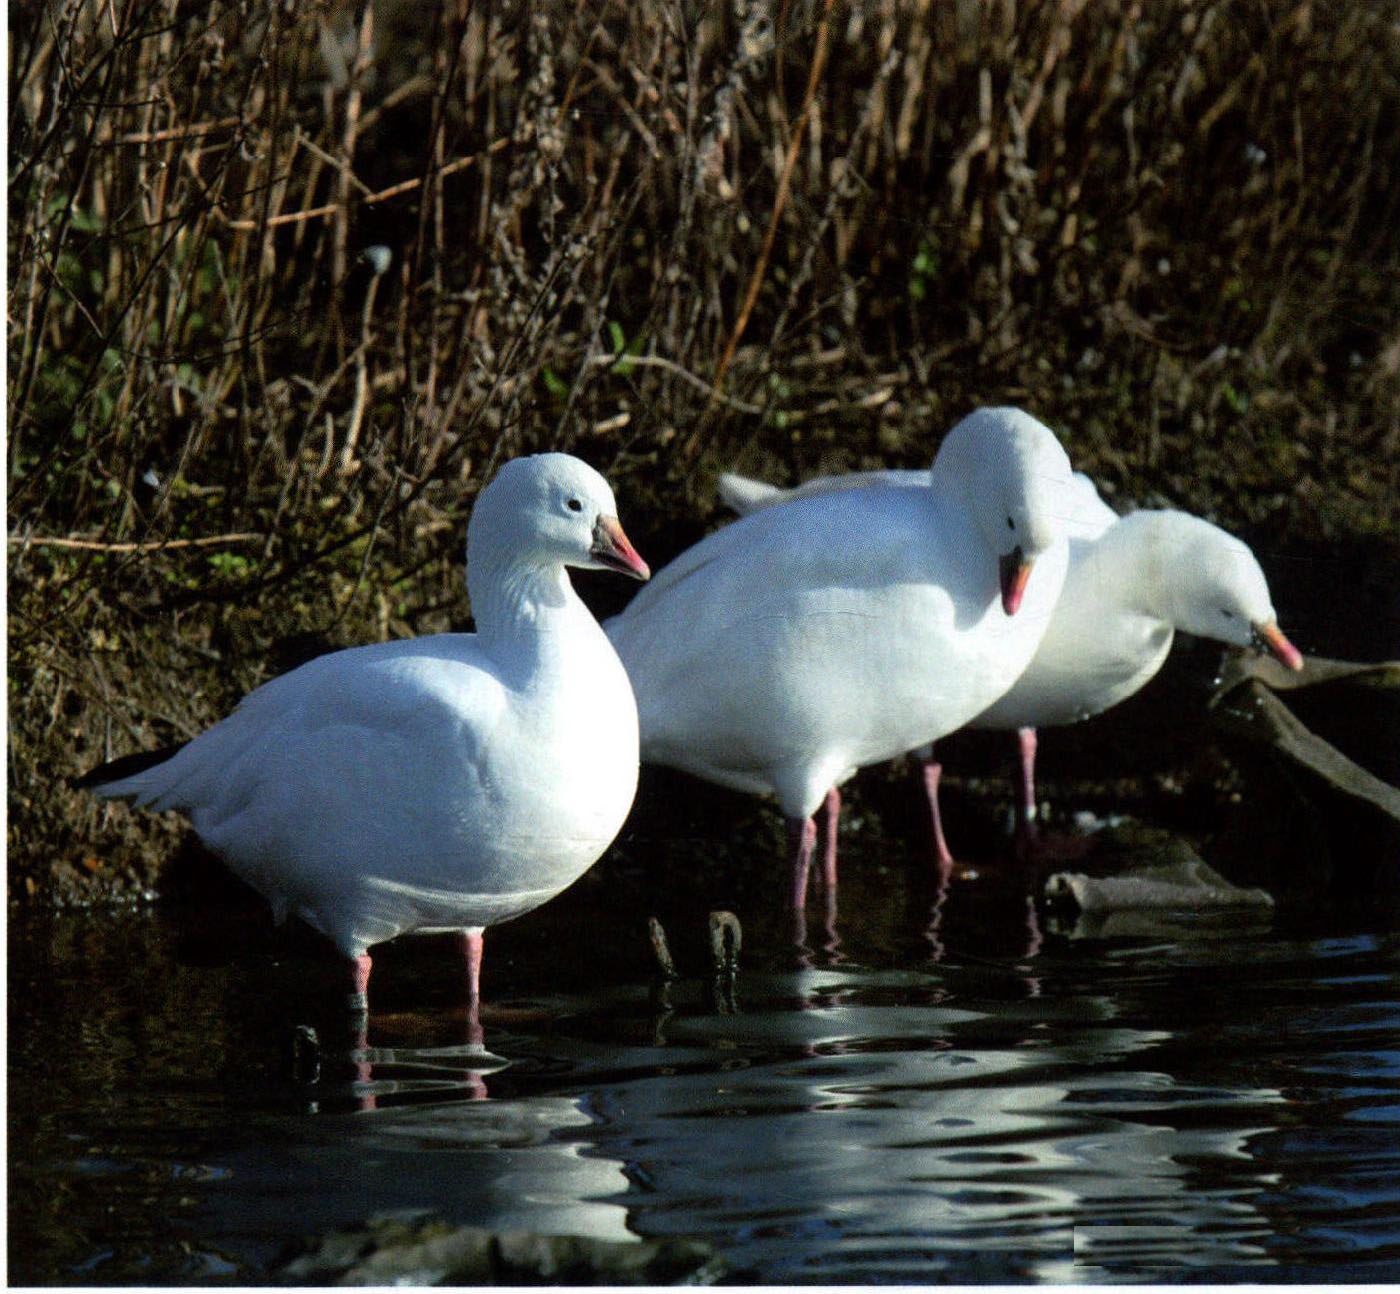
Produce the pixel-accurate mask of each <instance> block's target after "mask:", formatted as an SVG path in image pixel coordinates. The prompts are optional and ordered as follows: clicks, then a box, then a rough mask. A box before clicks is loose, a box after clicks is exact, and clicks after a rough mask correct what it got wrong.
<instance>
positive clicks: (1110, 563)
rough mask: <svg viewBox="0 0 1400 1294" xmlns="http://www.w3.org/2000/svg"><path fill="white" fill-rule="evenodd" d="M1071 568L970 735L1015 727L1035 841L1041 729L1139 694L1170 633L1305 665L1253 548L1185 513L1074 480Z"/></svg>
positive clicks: (933, 804)
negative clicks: (1018, 665) (1041, 631)
mask: <svg viewBox="0 0 1400 1294" xmlns="http://www.w3.org/2000/svg"><path fill="white" fill-rule="evenodd" d="M924 479H925V474H924V473H922V472H902V471H887V472H852V473H849V474H847V475H845V476H836V477H818V478H816V479H814V480H810V481H807V482H804V483H803V484H802V485H800V486H797V487H796V488H794V489H792V490H783V489H780V488H778V487H777V486H772V485H768V484H766V483H765V482H762V481H754V480H751V479H748V478H746V477H741V476H735V475H729V474H727V475H725V476H722V477H721V478H720V482H719V492H720V496H721V498H723V499H724V501H725V502H726V503H727V504H728V505H729V506H730V507H731V508H733V509H734V510H735V511H736V512H739V513H741V514H745V513H749V512H753V511H755V510H756V509H759V508H766V507H768V506H771V505H773V504H778V503H785V501H787V500H796V499H799V498H810V497H812V496H814V495H819V494H822V493H845V492H847V491H850V490H853V489H864V488H869V487H870V486H872V485H880V486H883V487H886V488H889V487H892V486H898V485H904V486H906V487H908V486H917V485H919V484H922V483H923V481H924ZM1066 500H1067V507H1066V514H1067V515H1066V518H1065V528H1066V531H1067V533H1068V535H1069V554H1070V556H1069V570H1068V572H1067V574H1066V576H1065V582H1064V588H1063V589H1062V591H1061V593H1060V598H1059V601H1058V602H1057V603H1056V605H1055V610H1054V614H1053V615H1052V616H1051V618H1050V624H1049V627H1048V628H1047V629H1046V631H1045V636H1044V637H1043V638H1042V639H1041V641H1040V645H1039V647H1038V648H1037V649H1036V652H1035V655H1034V657H1033V658H1032V659H1031V662H1030V664H1029V665H1028V666H1027V667H1026V669H1025V672H1024V673H1023V674H1022V675H1021V676H1020V678H1018V679H1017V680H1016V682H1015V683H1014V684H1013V685H1012V686H1011V688H1010V689H1009V690H1008V691H1007V692H1005V693H1004V694H1003V695H1002V696H1001V698H1000V699H998V700H997V701H995V702H994V703H993V704H992V705H990V706H988V707H987V708H986V709H985V710H983V711H982V713H981V714H979V715H977V716H976V717H975V718H974V719H973V720H972V721H971V722H970V723H969V724H968V727H970V728H989V729H998V730H1015V731H1016V732H1017V735H1018V740H1019V744H1020V757H1021V784H1020V795H1019V803H1018V805H1017V811H1018V817H1019V820H1020V822H1021V824H1022V826H1023V829H1024V830H1026V831H1027V832H1028V833H1029V834H1032V835H1033V834H1034V830H1035V827H1034V823H1035V817H1036V795H1035V751H1036V729H1037V728H1041V727H1052V726H1058V725H1062V724H1071V723H1078V722H1080V721H1081V720H1083V719H1088V718H1090V717H1092V716H1093V715H1096V714H1101V713H1102V712H1103V711H1105V710H1107V709H1109V708H1111V707H1112V706H1115V705H1117V704H1118V703H1119V702H1120V701H1124V700H1126V699H1127V698H1128V697H1130V696H1132V695H1133V694H1134V693H1136V692H1138V691H1139V690H1140V689H1141V688H1143V687H1144V686H1145V685H1146V684H1147V683H1148V682H1149V681H1150V680H1151V679H1152V678H1153V677H1154V676H1155V675H1156V673H1157V671H1158V670H1159V669H1161V667H1162V663H1163V662H1164V661H1165V660H1166V658H1167V653H1168V652H1169V651H1170V650H1171V645H1172V640H1173V637H1174V636H1175V633H1176V631H1177V630H1184V631H1186V632H1187V633H1192V634H1196V635H1198V636H1200V637H1203V638H1212V639H1216V640H1218V641H1220V642H1226V643H1232V644H1235V645H1237V646H1241V647H1244V646H1255V647H1259V648H1262V649H1265V650H1268V651H1270V652H1272V653H1273V654H1274V655H1275V656H1276V657H1277V658H1278V659H1279V660H1280V661H1282V662H1283V663H1284V664H1285V665H1287V666H1289V667H1290V668H1292V669H1301V668H1302V664H1303V658H1302V656H1301V655H1300V654H1299V652H1298V651H1297V649H1296V648H1295V647H1294V646H1293V644H1292V643H1290V642H1289V641H1288V639H1287V638H1286V637H1284V635H1283V632H1282V631H1281V630H1280V629H1279V627H1278V618H1277V616H1276V615H1275V613H1274V608H1273V604H1272V602H1271V600H1270V598H1269V586H1268V582H1267V581H1266V580H1265V578H1264V572H1263V571H1262V570H1261V569H1260V567H1259V563H1258V561H1257V560H1255V557H1254V554H1253V553H1252V552H1250V550H1249V548H1248V547H1247V546H1246V545H1245V544H1243V543H1242V542H1241V541H1240V540H1238V539H1236V538H1235V537H1234V536H1233V535H1230V534H1228V533H1227V532H1226V531H1224V530H1221V529H1220V527H1219V526H1215V525H1212V524H1211V523H1210V522H1208V521H1203V520H1202V519H1201V518H1199V517H1194V516H1191V515H1190V514H1189V513H1185V512H1176V511H1168V510H1143V511H1140V512H1133V513H1129V514H1128V515H1127V516H1124V517H1119V516H1118V514H1117V513H1116V512H1114V511H1113V509H1112V508H1110V507H1109V506H1108V505H1107V504H1106V503H1104V502H1103V500H1102V499H1100V498H1099V495H1098V491H1097V490H1095V488H1094V485H1093V482H1092V481H1090V480H1089V478H1088V477H1086V476H1084V475H1083V474H1081V473H1076V474H1075V477H1074V483H1073V486H1072V489H1071V491H1070V492H1069V494H1068V495H1067V496H1066ZM920 753H921V755H922V757H923V759H924V779H925V785H926V787H927V790H928V797H929V809H930V813H931V815H932V818H933V829H934V840H935V844H936V847H937V849H938V854H939V859H940V861H942V862H943V863H945V864H946V863H948V862H951V854H950V852H949V850H948V846H947V843H946V840H945V838H944V833H943V826H942V820H941V815H940V813H939V807H938V781H939V775H940V771H941V770H940V766H939V764H938V763H937V762H936V761H935V760H934V758H933V752H932V750H931V749H930V748H926V749H924V750H922V751H921V752H920Z"/></svg>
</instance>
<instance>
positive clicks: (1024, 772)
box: [1016, 728, 1036, 836]
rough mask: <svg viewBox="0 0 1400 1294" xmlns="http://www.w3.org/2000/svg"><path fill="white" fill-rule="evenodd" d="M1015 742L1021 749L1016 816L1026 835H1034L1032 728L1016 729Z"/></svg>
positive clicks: (1033, 743) (1034, 737)
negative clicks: (1019, 793) (1019, 784)
mask: <svg viewBox="0 0 1400 1294" xmlns="http://www.w3.org/2000/svg"><path fill="white" fill-rule="evenodd" d="M1016 740H1017V743H1018V744H1019V745H1020V748H1021V803H1020V804H1019V805H1018V806H1017V808H1018V810H1019V812H1018V814H1017V817H1018V820H1019V822H1020V824H1021V826H1022V827H1023V828H1024V829H1025V830H1026V832H1027V834H1029V835H1032V836H1033V835H1035V817H1036V807H1035V748H1036V736H1035V729H1034V728H1017V729H1016Z"/></svg>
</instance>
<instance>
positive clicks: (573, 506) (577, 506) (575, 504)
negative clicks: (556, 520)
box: [569, 499, 583, 512]
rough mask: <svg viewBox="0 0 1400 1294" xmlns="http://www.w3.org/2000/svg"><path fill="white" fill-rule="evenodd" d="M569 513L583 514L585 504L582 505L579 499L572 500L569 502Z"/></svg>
mask: <svg viewBox="0 0 1400 1294" xmlns="http://www.w3.org/2000/svg"><path fill="white" fill-rule="evenodd" d="M569 511H570V512H582V511H583V504H581V503H580V502H579V501H578V500H577V499H570V500H569Z"/></svg>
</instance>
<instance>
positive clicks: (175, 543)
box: [9, 530, 267, 553]
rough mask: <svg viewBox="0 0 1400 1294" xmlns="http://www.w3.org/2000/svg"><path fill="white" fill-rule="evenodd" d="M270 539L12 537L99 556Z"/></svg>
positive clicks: (243, 534) (246, 535) (244, 534)
mask: <svg viewBox="0 0 1400 1294" xmlns="http://www.w3.org/2000/svg"><path fill="white" fill-rule="evenodd" d="M265 538H267V536H266V535H257V534H253V533H251V532H250V531H242V530H240V531H237V532H235V533H234V534H231V535H204V536H201V537H200V538H198V539H151V540H144V541H141V542H134V541H133V542H125V541H124V542H112V543H108V542H104V541H102V540H99V539H62V538H58V537H56V536H44V535H10V536H9V541H10V543H12V544H16V545H18V546H19V547H21V548H31V547H33V548H87V549H92V550H93V551H94V552H99V553H158V552H160V551H161V550H163V549H166V548H212V547H215V546H216V545H218V544H248V543H252V542H254V541H255V540H262V539H265Z"/></svg>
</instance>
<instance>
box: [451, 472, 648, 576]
mask: <svg viewBox="0 0 1400 1294" xmlns="http://www.w3.org/2000/svg"><path fill="white" fill-rule="evenodd" d="M501 546H508V547H509V548H510V549H511V550H512V552H513V554H514V555H515V556H516V557H517V558H521V557H527V558H529V559H531V560H534V561H537V562H538V563H539V564H540V565H550V564H553V563H557V564H559V565H563V566H576V567H582V568H584V569H590V570H610V571H620V572H622V573H623V574H624V575H630V576H632V577H633V578H634V579H639V580H645V579H648V578H650V576H651V570H650V569H649V568H648V566H647V564H646V563H645V562H644V561H643V560H642V559H641V558H640V557H639V556H638V555H637V550H636V549H635V548H633V547H632V545H631V543H630V541H629V540H628V538H627V536H626V534H624V533H623V529H622V525H621V523H620V522H619V521H618V519H617V503H616V501H615V500H614V498H613V492H612V489H611V487H610V486H609V485H608V483H607V482H606V481H605V480H604V479H603V478H602V477H601V476H600V475H599V474H598V473H597V472H595V471H594V470H593V469H592V468H591V467H589V466H588V464H587V463H584V462H582V461H581V460H579V459H577V458H574V457H573V456H572V455H571V454H533V455H531V456H529V457H527V458H513V459H511V460H510V462H508V463H506V465H505V466H504V467H502V468H501V470H500V471H499V472H498V473H497V474H496V476H495V479H494V480H492V482H491V483H490V484H489V485H488V486H487V487H486V488H485V489H484V490H483V491H482V492H481V496H480V498H478V499H477V501H476V507H475V508H474V509H473V510H472V516H471V521H470V523H469V525H468V527H467V549H468V552H469V553H471V552H478V553H480V552H481V550H482V549H483V548H488V547H490V548H499V547H501Z"/></svg>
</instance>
